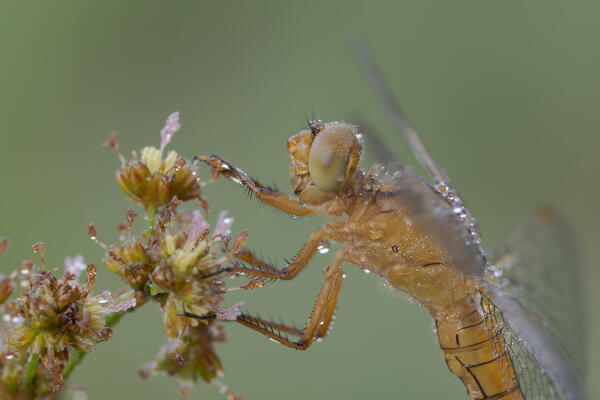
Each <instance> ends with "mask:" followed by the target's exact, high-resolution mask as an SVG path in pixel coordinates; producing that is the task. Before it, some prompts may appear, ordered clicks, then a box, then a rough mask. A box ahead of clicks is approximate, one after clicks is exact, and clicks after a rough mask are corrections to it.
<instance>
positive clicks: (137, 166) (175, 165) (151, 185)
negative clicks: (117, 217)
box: [104, 112, 205, 209]
mask: <svg viewBox="0 0 600 400" xmlns="http://www.w3.org/2000/svg"><path fill="white" fill-rule="evenodd" d="M179 128H180V125H179V113H178V112H175V113H173V114H171V115H170V116H169V118H167V121H166V124H165V127H164V128H163V129H162V131H161V144H160V148H159V149H157V148H156V147H153V146H148V147H144V148H143V149H142V151H141V155H140V158H139V159H138V156H137V154H136V153H135V152H133V153H132V155H131V160H126V159H125V157H123V155H122V154H121V153H120V152H119V149H118V145H117V142H116V140H115V137H116V134H115V133H114V132H113V133H112V134H111V136H110V137H109V139H108V140H107V141H106V142H105V143H104V144H105V145H106V146H109V147H111V148H112V149H113V150H114V151H115V152H116V153H117V154H118V156H119V159H120V160H121V168H120V169H119V170H118V171H117V182H118V184H119V186H120V187H121V189H122V190H123V192H125V194H126V195H127V196H128V197H129V198H130V199H131V201H133V202H134V203H139V204H142V205H143V206H144V207H145V208H146V209H151V208H154V207H162V206H165V205H167V204H168V203H169V202H170V201H171V199H173V197H177V198H178V199H179V200H181V201H186V200H191V199H196V200H198V201H200V202H201V203H202V204H203V205H205V201H204V200H203V199H202V197H201V196H200V188H201V184H200V181H199V180H198V177H197V174H196V171H195V166H194V164H193V163H190V162H188V161H187V160H185V159H184V158H183V157H181V156H180V155H179V154H177V153H176V152H175V151H171V152H169V154H167V156H166V157H164V159H163V151H164V148H165V146H166V145H167V144H168V143H169V142H170V141H171V138H172V137H173V134H175V132H177V131H178V130H179Z"/></svg>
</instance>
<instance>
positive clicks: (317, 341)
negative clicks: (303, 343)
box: [315, 338, 323, 343]
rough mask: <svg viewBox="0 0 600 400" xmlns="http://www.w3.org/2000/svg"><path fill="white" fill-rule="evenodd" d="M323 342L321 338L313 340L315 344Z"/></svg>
mask: <svg viewBox="0 0 600 400" xmlns="http://www.w3.org/2000/svg"><path fill="white" fill-rule="evenodd" d="M322 341H323V338H317V340H315V343H321V342H322Z"/></svg>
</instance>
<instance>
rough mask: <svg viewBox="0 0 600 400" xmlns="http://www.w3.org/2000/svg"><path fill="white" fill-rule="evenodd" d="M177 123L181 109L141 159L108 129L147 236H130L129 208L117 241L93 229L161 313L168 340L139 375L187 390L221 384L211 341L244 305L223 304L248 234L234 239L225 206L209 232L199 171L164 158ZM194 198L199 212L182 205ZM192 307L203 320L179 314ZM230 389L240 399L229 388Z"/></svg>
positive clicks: (113, 262) (123, 183) (118, 268)
mask: <svg viewBox="0 0 600 400" xmlns="http://www.w3.org/2000/svg"><path fill="white" fill-rule="evenodd" d="M179 128H180V125H179V114H178V113H173V114H171V115H170V116H169V118H168V119H167V121H166V124H165V127H164V128H163V130H162V131H161V144H160V148H158V149H157V148H155V147H145V148H144V149H142V151H141V158H140V159H138V158H137V156H136V153H135V152H134V153H133V155H132V159H131V160H125V158H124V157H123V156H122V155H121V153H120V152H119V150H118V144H117V142H116V140H115V135H114V133H113V134H111V137H110V138H109V140H108V141H107V142H106V144H107V145H108V146H110V147H111V148H112V149H113V150H115V151H116V152H117V154H118V156H119V158H120V159H121V167H120V169H119V170H118V171H117V174H116V175H117V181H118V183H119V186H120V187H121V189H122V190H123V192H124V193H125V194H126V195H127V196H128V197H129V198H130V199H131V200H132V201H133V202H135V203H140V204H142V205H143V206H144V211H145V219H146V229H145V232H144V233H143V234H142V235H139V236H136V235H133V234H132V229H133V225H134V222H135V220H136V218H137V217H138V215H137V214H135V213H134V212H133V210H132V209H130V210H129V211H128V212H127V214H126V221H127V223H126V224H122V225H120V228H119V230H120V231H121V239H122V240H121V242H120V243H118V244H114V245H105V244H104V243H102V242H101V241H99V240H98V234H97V232H96V229H95V228H94V226H93V225H90V227H89V234H90V236H91V237H92V239H93V240H95V241H96V242H98V243H99V244H100V245H101V246H103V247H104V249H105V250H106V255H105V258H104V264H105V265H106V267H107V268H108V269H109V270H110V271H112V272H114V273H116V274H117V275H119V276H120V277H121V279H122V280H123V281H124V282H125V283H126V284H127V285H129V286H130V288H131V289H133V290H134V291H135V292H136V293H137V297H138V298H139V299H140V300H139V302H140V303H142V302H146V301H147V300H152V301H153V302H155V303H156V304H157V305H158V306H159V307H160V309H161V311H162V326H163V331H164V333H165V337H166V338H167V343H166V344H165V345H164V346H163V347H162V348H161V350H160V351H159V353H158V355H157V357H156V359H155V361H154V362H152V363H149V364H147V365H145V366H144V367H143V368H142V370H141V371H140V373H141V375H142V376H143V377H150V376H152V375H154V374H156V373H158V372H162V373H166V374H169V375H174V376H176V377H177V378H178V379H179V380H180V382H181V384H182V385H181V389H182V392H184V393H187V392H189V388H190V387H191V385H192V384H193V383H195V382H196V381H197V380H198V379H202V380H204V381H206V382H217V383H218V381H216V378H217V377H218V376H220V375H221V374H222V367H221V362H220V361H219V358H218V356H217V355H216V353H215V351H214V346H213V343H215V342H222V341H224V340H226V335H225V332H224V329H223V326H222V324H221V322H220V321H221V320H235V319H236V318H237V316H238V315H239V304H236V305H234V306H233V307H230V308H226V307H223V306H221V305H220V304H221V303H222V302H223V300H224V298H223V294H225V293H226V292H227V291H228V289H227V288H226V286H225V283H224V282H223V280H222V278H223V275H227V273H226V267H227V266H228V265H229V264H230V263H231V262H233V261H234V259H235V254H236V253H237V252H238V250H239V249H240V247H241V246H242V245H243V244H244V243H245V241H246V236H247V235H246V233H245V232H242V233H240V234H238V235H237V236H236V238H235V239H232V238H231V237H230V230H231V225H232V224H233V218H232V217H231V216H229V215H228V214H227V212H221V214H220V215H219V218H218V221H217V223H216V225H215V228H214V229H213V230H212V232H211V229H210V226H209V224H208V222H207V221H206V219H205V218H204V216H203V212H204V213H207V212H208V205H207V203H206V201H205V200H204V199H203V198H202V197H201V193H200V188H201V187H202V186H203V185H204V183H203V182H200V180H199V179H198V177H197V174H196V171H195V164H194V163H193V162H188V161H187V160H185V159H184V158H183V157H181V156H179V155H178V154H177V153H175V152H173V151H171V152H170V153H169V154H168V155H167V157H166V158H164V159H163V158H162V154H163V151H164V148H165V146H166V145H167V144H168V142H169V141H170V140H171V138H172V136H173V134H174V133H175V132H176V131H177V130H178V129H179ZM191 199H194V200H196V201H198V202H199V203H200V205H201V207H202V211H200V210H194V211H179V210H178V207H179V206H180V204H181V203H182V202H183V201H186V200H191ZM187 312H189V313H193V314H195V315H197V316H203V317H205V319H201V320H198V319H192V318H188V317H185V316H182V314H185V313H187ZM219 384H220V383H219ZM225 392H226V393H228V395H229V396H230V397H235V395H233V394H232V392H229V391H228V389H225Z"/></svg>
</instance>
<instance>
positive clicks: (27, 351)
mask: <svg viewBox="0 0 600 400" xmlns="http://www.w3.org/2000/svg"><path fill="white" fill-rule="evenodd" d="M34 248H35V250H36V251H37V252H40V253H41V254H42V255H43V245H41V244H36V245H35V246H34ZM84 269H86V270H87V281H86V282H85V283H79V274H80V273H81V272H82V271H83V270H84ZM95 277H96V267H95V266H94V264H91V263H90V264H88V265H87V266H85V264H84V263H83V258H82V257H75V258H72V259H68V260H67V261H66V263H65V273H64V275H63V277H62V278H61V279H59V278H56V277H55V276H54V274H52V273H51V272H48V271H46V270H45V268H44V267H42V269H41V270H39V271H35V270H33V269H31V270H29V279H28V284H29V288H28V290H27V291H26V292H25V293H23V294H21V295H20V296H19V297H18V298H17V299H15V300H14V301H13V302H11V303H9V305H8V306H9V307H8V314H6V315H8V316H9V317H8V318H5V322H10V323H11V324H12V326H11V327H10V328H11V333H12V334H11V335H10V337H9V339H8V343H7V346H6V347H5V348H4V349H3V350H5V351H6V352H7V353H6V354H5V356H6V357H8V356H11V357H9V358H10V359H15V360H17V361H19V363H18V364H19V365H21V364H22V363H23V362H26V363H28V364H31V365H29V368H30V369H31V368H33V369H35V368H38V360H39V365H41V366H42V367H43V369H44V370H45V375H46V377H47V378H48V379H49V380H50V381H51V382H52V389H53V390H58V389H59V388H60V387H61V385H62V382H63V369H64V368H65V365H66V363H67V361H68V360H69V350H70V349H76V350H78V351H80V352H83V353H87V352H89V351H91V350H93V349H94V348H95V345H96V344H97V343H100V342H104V341H106V340H108V339H109V338H110V337H111V335H112V330H111V329H110V328H108V327H106V326H105V319H106V317H107V315H108V314H110V313H114V312H119V311H123V308H124V307H123V306H122V305H119V304H114V301H113V300H112V297H111V296H110V293H108V292H104V293H103V294H101V295H98V296H92V295H91V294H92V286H93V285H94V283H95ZM131 305H132V302H131V301H129V302H127V303H126V307H125V308H128V307H130V306H131ZM13 367H14V368H13V369H12V370H10V369H11V368H10V365H9V368H8V370H7V369H5V371H3V372H4V373H5V375H6V378H7V380H6V379H5V380H4V383H5V384H6V385H7V387H11V386H14V382H13V381H12V378H11V377H14V376H15V371H17V373H16V375H19V374H22V373H25V372H26V371H21V372H19V368H18V367H17V366H14V365H13ZM15 368H16V369H15ZM11 372H12V373H11ZM34 377H35V375H32V378H31V379H33V378H34Z"/></svg>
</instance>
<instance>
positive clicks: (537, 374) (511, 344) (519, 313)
mask: <svg viewBox="0 0 600 400" xmlns="http://www.w3.org/2000/svg"><path fill="white" fill-rule="evenodd" d="M494 297H496V296H494ZM498 300H499V299H498V298H497V297H496V299H495V300H494V301H498ZM500 303H502V308H503V309H504V312H502V311H500V307H499V306H496V304H494V303H493V302H492V300H491V299H490V298H489V297H487V296H486V295H482V298H481V310H482V312H483V315H484V320H485V323H486V327H487V329H488V331H489V332H501V335H491V334H490V340H491V343H492V345H493V349H494V350H493V351H494V355H495V356H496V357H498V360H497V361H496V362H497V363H498V368H499V370H500V371H501V374H502V376H503V377H504V379H506V380H507V381H508V382H511V383H510V384H507V386H512V385H513V383H514V382H515V381H516V382H518V384H519V387H520V389H521V392H522V393H523V396H524V397H525V399H526V400H580V399H581V396H580V393H579V391H578V390H575V391H574V390H572V389H567V390H564V389H561V386H559V385H558V384H557V381H556V379H555V377H553V376H552V375H551V371H549V370H547V369H546V368H545V367H544V365H543V364H542V362H541V361H540V360H539V356H538V354H536V352H538V351H539V350H540V348H541V347H542V346H544V345H550V346H552V344H548V343H546V342H545V339H544V334H543V332H542V334H540V331H539V330H540V329H541V327H540V326H539V325H538V324H537V323H535V322H534V321H533V320H531V319H530V318H527V317H526V316H525V315H524V314H523V310H522V309H521V310H519V307H520V306H519V305H518V303H515V302H514V299H504V301H503V300H500ZM509 303H511V304H509ZM515 319H516V320H515ZM515 321H519V324H517V325H520V329H521V330H517V329H515ZM524 324H525V325H527V326H528V327H527V329H528V331H530V332H531V333H532V334H533V335H534V336H535V338H532V340H533V341H530V340H526V339H525V338H524V337H523V332H522V328H523V325H524ZM531 343H537V344H539V345H538V346H537V348H536V346H531ZM541 343H544V345H542V344H541ZM505 351H508V353H509V354H510V362H507V359H506V357H501V355H503V354H504V352H505ZM545 353H548V352H545ZM550 353H551V352H550ZM547 358H548V356H547V355H546V359H547ZM546 361H547V360H546ZM551 362H552V363H555V362H559V363H560V362H561V361H560V360H558V359H556V358H555V359H554V360H553V361H551ZM511 364H512V368H511ZM512 371H514V374H513V372H512ZM553 372H554V371H553ZM569 390H570V391H569ZM513 398H514V400H522V399H523V397H521V396H520V395H519V394H517V393H514V394H513Z"/></svg>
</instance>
